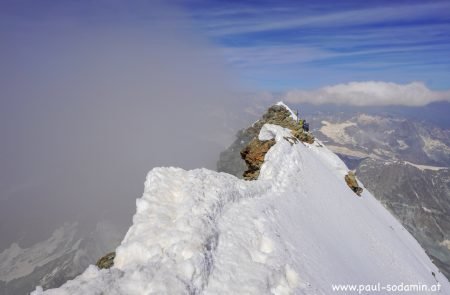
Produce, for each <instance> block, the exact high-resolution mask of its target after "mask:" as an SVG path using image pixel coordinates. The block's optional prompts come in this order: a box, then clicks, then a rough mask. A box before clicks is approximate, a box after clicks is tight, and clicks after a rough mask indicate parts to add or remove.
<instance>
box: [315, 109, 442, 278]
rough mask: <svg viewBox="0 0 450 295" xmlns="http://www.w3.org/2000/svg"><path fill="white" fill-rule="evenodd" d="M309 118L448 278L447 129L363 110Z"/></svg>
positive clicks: (317, 130)
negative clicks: (370, 113) (358, 112)
mask: <svg viewBox="0 0 450 295" xmlns="http://www.w3.org/2000/svg"><path fill="white" fill-rule="evenodd" d="M308 120H309V121H310V122H311V126H313V128H314V135H315V136H317V137H318V138H319V139H321V140H322V141H323V142H324V143H325V144H326V145H327V147H328V148H330V149H331V150H332V151H334V152H335V153H337V154H338V155H339V156H340V157H341V159H343V160H344V161H345V162H346V164H347V166H349V167H350V168H351V169H355V170H356V175H357V177H358V178H359V180H361V181H362V183H363V184H364V186H365V187H366V188H367V189H368V190H369V191H370V192H372V193H373V194H374V196H375V197H376V198H377V199H378V200H380V201H381V202H382V204H383V205H384V206H385V207H386V208H387V209H389V211H390V212H391V213H392V214H394V215H395V216H396V217H397V218H398V219H399V220H400V221H401V222H402V224H403V225H404V226H405V227H406V228H407V229H408V230H409V231H410V232H411V233H412V234H413V235H414V237H415V238H416V239H417V240H418V241H419V243H420V244H421V245H422V247H424V249H425V250H426V251H427V253H428V255H429V256H430V257H431V258H432V259H433V260H434V262H435V264H436V265H437V266H438V267H439V268H440V270H441V271H442V272H443V273H444V274H445V275H446V276H447V278H450V169H449V167H450V130H449V129H441V128H439V127H437V126H435V125H431V124H428V123H425V122H423V121H415V120H411V119H405V118H399V117H395V116H382V115H369V114H365V113H361V114H358V115H349V114H344V113H338V114H336V113H335V114H323V113H322V114H316V115H314V116H309V117H308Z"/></svg>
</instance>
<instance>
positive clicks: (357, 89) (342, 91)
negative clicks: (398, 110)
mask: <svg viewBox="0 0 450 295" xmlns="http://www.w3.org/2000/svg"><path fill="white" fill-rule="evenodd" d="M285 100H286V101H288V102H291V103H312V104H316V105H317V104H325V103H333V104H347V105H355V106H387V105H404V106H424V105H426V104H429V103H431V102H435V101H450V91H433V90H430V89H429V88H428V87H427V86H426V85H425V84H424V83H423V82H411V83H409V84H396V83H391V82H381V81H366V82H350V83H347V84H337V85H333V86H326V87H323V88H319V89H316V90H292V91H288V92H287V93H286V94H285Z"/></svg>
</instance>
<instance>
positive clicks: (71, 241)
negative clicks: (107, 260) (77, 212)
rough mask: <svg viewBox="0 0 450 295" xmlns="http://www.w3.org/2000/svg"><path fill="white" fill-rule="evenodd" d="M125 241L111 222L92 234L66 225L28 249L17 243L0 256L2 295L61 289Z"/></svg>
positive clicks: (75, 225) (104, 223)
mask: <svg viewBox="0 0 450 295" xmlns="http://www.w3.org/2000/svg"><path fill="white" fill-rule="evenodd" d="M122 237H123V233H122V232H121V231H119V230H118V229H117V228H115V227H114V226H113V225H111V224H110V223H108V222H99V223H98V224H97V226H96V227H95V229H93V231H92V232H90V233H85V232H83V231H82V230H81V229H80V227H79V226H78V224H77V223H72V224H69V223H67V224H64V225H63V226H62V227H60V228H58V229H57V230H55V231H54V232H53V234H52V235H51V237H49V238H48V239H46V240H44V241H41V242H39V243H36V244H34V245H32V246H31V247H29V248H24V249H22V248H21V247H20V246H19V245H18V244H16V243H14V244H12V245H11V246H10V247H9V248H7V249H5V250H3V251H2V252H0V294H2V295H17V294H29V293H30V292H31V291H32V290H34V289H35V287H36V286H37V285H41V286H43V287H44V288H54V287H58V286H60V285H61V284H63V283H64V282H66V281H67V280H70V279H73V278H74V277H76V276H77V275H79V274H80V273H81V272H83V271H84V270H85V269H86V267H87V266H88V265H89V264H93V263H95V261H96V260H97V259H98V258H99V257H100V256H101V255H103V254H104V253H105V252H107V251H110V250H111V249H114V248H115V247H116V246H117V245H118V244H119V242H120V240H121V239H122Z"/></svg>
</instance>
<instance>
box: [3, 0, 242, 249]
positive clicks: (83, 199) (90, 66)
mask: <svg viewBox="0 0 450 295" xmlns="http://www.w3.org/2000/svg"><path fill="white" fill-rule="evenodd" d="M25 2H26V4H25ZM25 2H24V3H22V1H19V2H17V1H5V2H2V3H0V37H1V40H2V45H1V46H0V64H1V65H2V66H1V67H0V89H2V95H1V97H0V140H1V142H2V147H1V149H0V236H1V238H0V252H1V251H2V248H4V247H8V246H9V244H10V243H11V242H13V241H19V243H20V245H21V246H23V247H27V246H29V245H31V244H32V243H33V242H35V241H38V240H39V239H46V238H47V237H48V236H49V235H50V233H51V232H53V230H54V229H55V228H57V227H59V226H60V225H62V224H63V222H66V221H67V222H72V221H80V220H83V221H86V222H91V221H92V222H93V223H94V224H95V222H96V221H97V220H100V219H102V218H107V219H113V220H114V221H117V222H120V223H121V224H127V223H129V222H131V216H132V214H133V212H134V211H135V205H134V199H135V198H137V197H139V196H140V195H141V193H142V189H143V181H144V179H145V175H146V173H147V172H148V171H149V170H150V169H152V168H153V167H155V166H180V167H183V168H197V167H208V168H214V167H215V161H216V160H217V158H218V154H219V152H220V151H221V150H222V149H223V148H224V147H226V146H227V145H228V143H229V142H230V141H231V138H232V136H233V135H234V130H233V129H234V128H233V127H232V126H234V125H233V124H235V123H234V122H235V121H236V120H235V119H234V120H231V119H230V118H228V119H227V116H229V114H233V115H235V116H237V115H236V112H235V111H234V110H236V109H237V108H236V107H235V106H232V104H233V102H232V101H233V99H234V94H233V93H232V92H233V90H234V88H235V86H234V85H235V84H234V79H233V78H232V74H231V73H229V72H228V68H227V67H226V66H225V65H224V63H222V61H221V60H219V59H217V55H218V54H216V49H215V48H214V47H213V46H212V45H211V44H209V43H208V42H207V41H206V40H204V39H202V38H201V36H198V35H196V34H195V31H193V30H192V29H191V28H190V23H189V19H187V18H186V17H185V15H184V13H183V11H181V10H180V9H178V7H174V6H169V5H166V4H164V3H160V2H156V1H136V2H134V1H133V2H132V3H131V2H130V3H129V2H126V1H94V2H95V3H94V2H86V1H79V2H78V1H77V2H73V3H72V4H73V5H65V4H64V5H63V4H61V5H59V2H54V1H53V2H51V1H50V2H46V3H47V4H48V5H47V6H42V7H41V3H39V4H36V5H35V6H33V5H32V7H29V5H28V4H30V3H32V2H27V1H25ZM50 8H51V9H50ZM125 8H126V9H125ZM236 100H237V99H236ZM233 112H234V113H233ZM236 129H237V128H236ZM227 136H228V137H229V138H226V137H227Z"/></svg>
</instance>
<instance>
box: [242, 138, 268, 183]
mask: <svg viewBox="0 0 450 295" xmlns="http://www.w3.org/2000/svg"><path fill="white" fill-rule="evenodd" d="M274 144H275V139H271V140H263V141H261V140H259V139H258V138H254V139H253V140H252V141H250V143H249V144H248V145H247V146H246V147H245V148H244V149H243V150H242V151H241V157H242V159H244V161H245V163H246V164H247V167H248V168H247V170H246V171H245V172H244V174H243V177H244V179H245V180H255V179H257V178H258V176H259V170H260V169H261V165H262V164H263V163H264V157H265V155H266V153H267V152H268V151H269V149H270V148H271V147H272V146H273V145H274Z"/></svg>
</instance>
